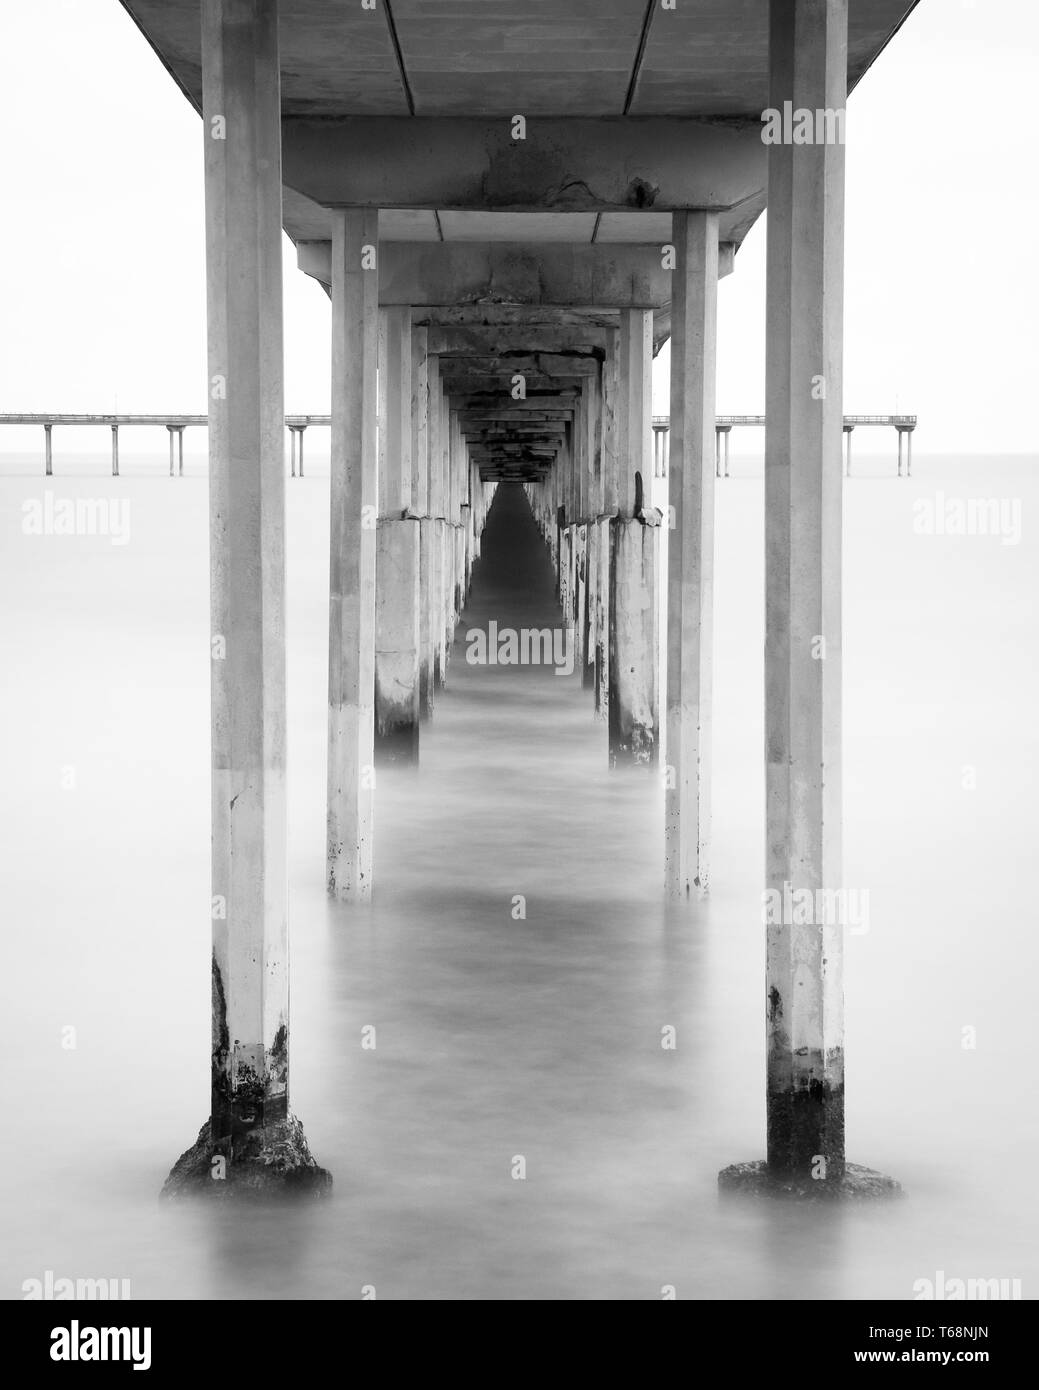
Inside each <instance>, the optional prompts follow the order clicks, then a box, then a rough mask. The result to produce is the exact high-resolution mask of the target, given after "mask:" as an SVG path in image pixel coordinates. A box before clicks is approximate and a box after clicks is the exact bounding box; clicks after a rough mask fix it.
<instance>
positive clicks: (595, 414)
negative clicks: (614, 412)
mask: <svg viewBox="0 0 1039 1390" xmlns="http://www.w3.org/2000/svg"><path fill="white" fill-rule="evenodd" d="M585 387H586V393H587V407H588V450H589V475H588V505H587V524H586V526H585V559H584V573H585V617H584V625H583V630H582V645H583V652H584V665H583V668H582V676H581V679H582V683H583V684H584V686H585V687H586V688H587V689H591V690H594V689H595V671H596V648H597V643H598V633H599V623H600V619H599V603H600V598H601V595H600V590H599V539H600V528H599V516H600V515H601V513H602V509H603V471H602V470H603V438H602V417H603V401H602V371H601V369H600V371H598V372H596V374H595V375H594V376H592V377H589V378H588V380H587V382H586V383H585Z"/></svg>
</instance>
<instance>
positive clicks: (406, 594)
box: [375, 517, 421, 763]
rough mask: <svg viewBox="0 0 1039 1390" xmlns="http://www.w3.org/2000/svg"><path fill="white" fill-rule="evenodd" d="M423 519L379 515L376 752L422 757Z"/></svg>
mask: <svg viewBox="0 0 1039 1390" xmlns="http://www.w3.org/2000/svg"><path fill="white" fill-rule="evenodd" d="M420 565H421V560H420V539H419V523H418V522H417V521H414V520H411V519H408V520H392V519H390V518H388V517H380V518H379V526H378V531H377V534H376V568H375V574H376V577H375V752H376V755H377V756H378V758H379V759H380V760H382V761H387V762H403V763H413V762H417V760H418V756H419V718H420V681H419V670H420V665H421V659H420V652H421V637H420V624H419V593H420Z"/></svg>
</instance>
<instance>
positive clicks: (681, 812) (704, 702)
mask: <svg viewBox="0 0 1039 1390" xmlns="http://www.w3.org/2000/svg"><path fill="white" fill-rule="evenodd" d="M672 220H673V224H674V225H673V230H672V237H673V240H674V244H675V252H676V263H675V273H674V291H673V295H672V301H671V315H672V318H671V327H672V333H671V431H670V433H671V441H670V454H669V463H668V491H667V498H668V516H669V531H668V608H667V615H668V616H667V623H668V627H667V776H666V777H665V780H664V788H665V791H664V812H665V828H664V863H665V878H666V884H667V891H668V895H669V896H670V897H671V898H673V899H683V898H686V897H689V896H690V895H691V894H692V893H693V892H696V893H700V894H703V893H706V891H707V887H708V838H709V832H710V806H711V802H710V782H711V778H710V767H711V657H712V652H711V648H712V639H713V612H714V483H715V476H716V468H715V459H714V444H715V440H714V438H713V437H712V436H713V435H714V434H715V425H714V413H715V412H714V394H715V374H716V353H717V348H716V341H717V319H718V219H717V216H716V215H715V214H713V213H675V214H674V217H673V219H672ZM726 438H727V436H726Z"/></svg>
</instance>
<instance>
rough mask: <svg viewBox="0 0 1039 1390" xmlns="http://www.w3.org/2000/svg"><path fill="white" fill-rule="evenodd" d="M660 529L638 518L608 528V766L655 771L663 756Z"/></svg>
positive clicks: (618, 521) (617, 521)
mask: <svg viewBox="0 0 1039 1390" xmlns="http://www.w3.org/2000/svg"><path fill="white" fill-rule="evenodd" d="M659 536H660V528H659V527H658V526H653V525H650V524H648V523H647V522H645V521H643V520H642V519H641V518H639V517H630V518H626V517H615V518H614V519H613V521H612V523H611V526H610V639H609V640H610V657H609V677H608V679H609V740H610V742H609V756H610V766H611V767H618V766H637V767H642V766H645V767H651V766H654V765H655V764H656V762H657V760H658V758H659V754H660V719H659V700H658V692H657V656H656V653H657V617H656V612H657V610H656V603H655V601H654V586H655V583H656V575H657V545H658V541H659Z"/></svg>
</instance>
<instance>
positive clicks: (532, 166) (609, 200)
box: [282, 108, 766, 226]
mask: <svg viewBox="0 0 1039 1390" xmlns="http://www.w3.org/2000/svg"><path fill="white" fill-rule="evenodd" d="M760 110H761V108H759V110H758V114H760ZM282 139H283V142H284V145H283V147H284V159H285V179H286V182H287V183H288V184H289V185H290V186H291V187H293V188H297V189H300V190H301V191H302V192H304V193H305V194H306V195H307V197H309V198H313V199H314V200H315V201H316V202H319V203H323V204H325V205H326V206H336V205H339V206H345V205H350V204H354V205H370V206H374V207H381V208H455V209H462V210H465V209H471V210H484V209H494V210H497V211H503V212H506V211H507V212H538V211H542V210H544V209H546V208H547V209H552V210H555V211H557V212H610V211H614V212H632V211H635V212H640V211H643V210H645V209H649V208H652V209H653V210H654V211H658V212H670V211H672V210H673V209H675V208H714V209H716V210H718V211H721V212H728V211H729V210H730V209H732V208H735V207H736V205H737V204H742V203H744V202H746V201H747V200H749V199H751V198H753V197H755V196H756V195H760V194H761V193H762V192H763V191H764V181H765V152H766V151H765V146H764V145H763V144H762V141H761V125H760V122H754V121H747V122H746V123H734V124H721V123H714V122H710V121H700V120H688V119H682V118H681V117H667V116H658V117H655V118H653V119H650V120H642V121H631V120H626V119H625V118H624V117H623V116H614V117H609V116H597V117H594V118H591V119H589V118H581V117H573V116H570V117H564V118H560V119H558V120H553V119H551V118H545V117H541V118H540V119H538V120H537V121H530V122H529V124H528V125H527V128H526V131H525V135H524V138H523V139H522V140H521V141H520V140H517V139H515V138H514V136H513V131H512V126H511V124H510V122H509V121H503V120H501V119H493V120H485V119H481V118H479V117H466V118H431V119H423V118H421V117H411V118H405V119H402V120H396V121H395V120H391V119H387V118H384V117H365V116H350V117H344V118H343V119H342V120H337V121H329V120H320V121H312V120H307V119H305V118H296V119H292V118H290V119H287V120H286V121H285V122H284V124H283V135H282ZM731 220H732V224H733V226H735V225H737V221H736V219H735V218H733V219H731Z"/></svg>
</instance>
